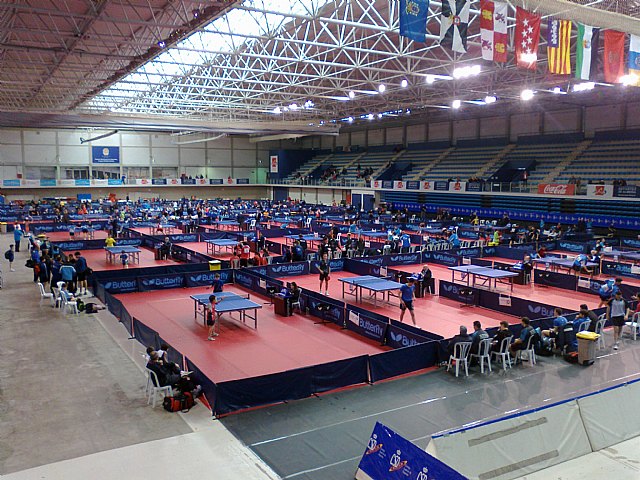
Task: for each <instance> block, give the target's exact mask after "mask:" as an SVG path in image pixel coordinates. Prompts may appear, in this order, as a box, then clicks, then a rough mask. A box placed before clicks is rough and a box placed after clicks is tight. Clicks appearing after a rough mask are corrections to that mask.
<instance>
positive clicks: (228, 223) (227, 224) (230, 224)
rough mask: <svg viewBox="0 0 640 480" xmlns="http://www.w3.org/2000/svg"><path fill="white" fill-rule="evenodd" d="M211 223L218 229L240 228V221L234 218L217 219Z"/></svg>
mask: <svg viewBox="0 0 640 480" xmlns="http://www.w3.org/2000/svg"><path fill="white" fill-rule="evenodd" d="M211 225H216V226H217V227H218V228H219V229H220V230H240V222H237V221H236V220H218V221H217V222H212V223H211Z"/></svg>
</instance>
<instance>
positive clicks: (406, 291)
mask: <svg viewBox="0 0 640 480" xmlns="http://www.w3.org/2000/svg"><path fill="white" fill-rule="evenodd" d="M415 289H416V280H415V278H412V277H409V278H408V279H407V283H405V284H404V285H402V286H401V287H400V321H401V322H402V319H403V318H404V314H405V312H406V311H407V310H409V313H410V314H411V321H412V322H413V325H416V314H415V313H414V312H413V295H414V291H415Z"/></svg>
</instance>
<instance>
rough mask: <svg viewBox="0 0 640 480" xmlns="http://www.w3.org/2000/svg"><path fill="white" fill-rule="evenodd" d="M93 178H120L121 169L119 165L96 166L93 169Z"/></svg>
mask: <svg viewBox="0 0 640 480" xmlns="http://www.w3.org/2000/svg"><path fill="white" fill-rule="evenodd" d="M91 178H97V179H100V180H108V179H110V178H114V179H118V178H120V169H119V168H118V167H98V168H96V167H94V168H93V170H92V171H91Z"/></svg>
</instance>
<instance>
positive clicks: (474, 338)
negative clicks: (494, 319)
mask: <svg viewBox="0 0 640 480" xmlns="http://www.w3.org/2000/svg"><path fill="white" fill-rule="evenodd" d="M487 338H489V334H488V333H487V332H485V331H484V330H483V329H482V324H481V323H480V322H479V321H478V320H476V321H474V322H473V333H472V334H471V350H470V353H473V354H477V353H478V349H479V348H480V342H481V341H482V340H486V339H487Z"/></svg>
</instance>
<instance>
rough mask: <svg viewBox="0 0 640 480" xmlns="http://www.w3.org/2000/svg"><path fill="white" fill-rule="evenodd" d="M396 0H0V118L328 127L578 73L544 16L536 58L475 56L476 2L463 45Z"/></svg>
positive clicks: (567, 7)
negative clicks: (530, 62)
mask: <svg viewBox="0 0 640 480" xmlns="http://www.w3.org/2000/svg"><path fill="white" fill-rule="evenodd" d="M516 4H522V2H520V1H518V2H515V3H513V4H511V7H510V14H509V15H510V19H509V24H510V25H509V27H510V28H509V31H510V35H511V36H513V30H514V22H515V20H514V18H513V17H514V11H515V5H516ZM399 5H400V2H399V0H291V1H290V0H244V1H241V0H238V1H233V0H231V1H222V0H220V1H209V2H205V1H191V0H171V1H167V0H133V1H125V0H4V1H0V111H2V112H3V113H2V114H0V124H7V122H9V123H10V120H11V116H12V115H11V113H12V112H13V113H20V114H24V115H25V117H24V118H29V119H30V121H36V123H42V124H47V119H52V118H55V119H57V121H58V123H60V122H61V123H62V124H64V121H63V120H62V119H64V118H66V117H65V116H66V115H69V118H71V117H72V116H74V117H75V118H78V116H83V115H87V117H86V118H95V119H100V118H102V119H107V118H109V119H110V120H109V122H110V123H109V124H113V123H116V124H120V126H121V128H122V125H125V126H126V124H127V120H126V119H127V118H133V119H135V120H136V121H138V123H140V122H139V120H140V119H144V122H142V123H146V124H153V123H154V121H155V120H154V119H157V121H158V125H161V127H158V128H166V129H172V130H179V129H180V128H181V127H180V123H181V122H182V121H184V123H185V124H189V128H191V129H193V130H194V131H207V130H210V131H219V132H225V131H228V132H236V133H238V132H242V133H251V132H252V131H255V132H256V133H259V132H287V131H296V132H299V133H311V132H315V133H320V134H322V133H325V134H326V133H330V134H335V132H336V131H337V129H338V128H339V125H341V124H344V123H345V122H349V120H350V118H353V119H358V118H362V119H371V118H372V116H374V117H380V118H384V117H399V116H403V115H407V114H408V113H409V112H413V113H419V112H421V111H427V110H431V111H433V110H437V109H449V108H451V104H452V101H453V100H454V99H457V100H460V101H461V102H462V105H463V106H465V107H466V106H467V105H469V106H471V105H477V106H482V105H484V104H485V103H486V102H485V97H487V96H488V97H496V99H497V101H498V102H503V101H508V102H514V101H515V102H518V101H519V98H520V92H521V91H522V89H524V88H529V89H533V90H535V91H539V92H540V94H541V95H540V96H541V97H542V96H545V97H546V96H549V97H552V96H554V95H553V93H551V92H553V91H554V88H555V91H556V92H558V91H559V92H560V93H569V92H570V91H571V85H572V84H574V83H576V82H575V81H574V79H573V78H572V77H568V76H557V75H549V74H548V73H547V69H546V46H545V45H546V42H545V41H544V37H545V32H546V25H545V23H544V22H543V28H542V32H541V33H542V37H543V38H541V41H540V48H539V55H538V68H537V71H535V72H531V71H527V70H520V69H517V68H516V66H515V64H514V59H513V52H512V51H510V52H509V53H510V54H509V61H508V62H507V63H506V64H497V63H493V62H487V61H483V60H482V59H481V46H480V42H479V35H480V30H479V17H478V14H479V12H478V8H479V2H472V3H471V15H470V22H469V37H468V52H467V53H465V54H458V53H454V52H452V51H450V50H449V49H447V48H445V47H441V46H440V44H439V41H438V36H439V28H440V27H439V22H440V12H441V3H440V1H439V0H433V1H431V2H430V6H429V9H430V10H429V21H428V23H427V28H428V35H427V40H426V43H417V42H413V41H410V40H408V39H406V38H404V37H401V36H400V35H399V32H398V30H399V12H398V9H399ZM639 5H640V4H639V3H638V2H636V1H622V0H602V1H600V0H594V1H588V0H536V1H534V2H528V3H527V5H525V6H526V7H527V8H529V9H531V10H537V11H538V13H540V14H542V15H551V14H553V15H556V16H558V17H561V18H566V19H571V20H574V21H581V22H584V23H588V24H590V25H594V26H601V27H604V28H618V29H619V30H623V31H625V32H630V33H631V32H633V33H638V34H640V25H639V23H640V22H638V19H637V17H638V15H639V14H640V6H639ZM574 32H575V28H574ZM464 67H475V69H474V70H473V72H474V73H477V74H472V75H471V76H469V77H466V78H455V77H457V75H456V72H459V71H460V68H464ZM597 88H602V89H605V90H606V89H609V90H614V89H615V90H618V89H622V88H623V87H620V86H615V87H613V86H606V85H602V86H598V87H597ZM633 93H635V92H633ZM616 95H619V93H616ZM568 96H571V95H568ZM587 96H588V93H587V95H584V96H583V97H582V98H581V99H580V100H579V101H583V100H584V99H586V98H587ZM549 102H550V103H557V102H556V100H555V99H551V98H550V100H549ZM89 116H91V117H89ZM38 118H40V120H41V122H38V121H37V120H38ZM3 119H4V120H6V122H5V121H3ZM114 119H115V120H114ZM13 120H14V121H15V119H13ZM25 121H26V120H25ZM69 121H70V120H69ZM96 121H97V122H98V123H99V120H96ZM134 123H136V122H135V121H134V122H132V124H134ZM239 124H241V125H242V128H237V127H238V125H239ZM275 124H277V127H274V125H275ZM198 125H201V126H202V128H198ZM234 125H235V128H234ZM98 126H99V125H98ZM132 128H134V127H132ZM184 128H185V129H186V127H184Z"/></svg>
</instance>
